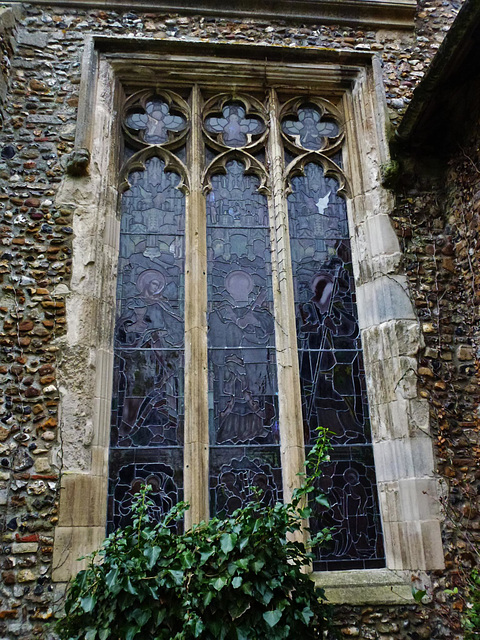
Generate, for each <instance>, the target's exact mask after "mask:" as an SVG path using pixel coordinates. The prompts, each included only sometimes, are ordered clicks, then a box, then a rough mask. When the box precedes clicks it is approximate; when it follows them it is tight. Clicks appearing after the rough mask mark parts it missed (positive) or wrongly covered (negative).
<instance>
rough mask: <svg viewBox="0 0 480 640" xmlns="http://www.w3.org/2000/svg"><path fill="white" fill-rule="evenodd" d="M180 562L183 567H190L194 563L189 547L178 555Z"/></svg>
mask: <svg viewBox="0 0 480 640" xmlns="http://www.w3.org/2000/svg"><path fill="white" fill-rule="evenodd" d="M180 562H181V564H182V567H183V568H184V569H190V568H191V567H193V565H194V563H195V556H194V555H193V553H192V552H191V551H190V549H189V550H188V551H186V552H185V553H184V554H182V555H181V556H180Z"/></svg>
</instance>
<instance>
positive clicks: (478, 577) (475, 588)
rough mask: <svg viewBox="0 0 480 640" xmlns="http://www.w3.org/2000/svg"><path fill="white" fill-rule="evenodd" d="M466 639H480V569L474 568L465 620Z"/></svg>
mask: <svg viewBox="0 0 480 640" xmlns="http://www.w3.org/2000/svg"><path fill="white" fill-rule="evenodd" d="M464 627H465V640H479V639H480V571H479V570H478V569H474V570H473V571H472V573H471V575H470V587H469V598H468V602H467V609H466V617H465V621H464Z"/></svg>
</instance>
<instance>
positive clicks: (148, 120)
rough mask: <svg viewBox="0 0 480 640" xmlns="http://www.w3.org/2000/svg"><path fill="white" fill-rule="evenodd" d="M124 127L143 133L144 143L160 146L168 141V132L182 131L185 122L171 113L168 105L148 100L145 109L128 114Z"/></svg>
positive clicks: (178, 115)
mask: <svg viewBox="0 0 480 640" xmlns="http://www.w3.org/2000/svg"><path fill="white" fill-rule="evenodd" d="M126 125H127V127H128V128H129V129H132V130H133V131H139V132H143V139H144V141H145V142H149V143H151V144H162V143H163V142H167V140H168V132H169V131H172V132H179V131H183V130H184V129H185V128H186V126H187V122H186V119H185V118H184V116H182V115H180V114H175V113H171V109H170V107H169V105H168V104H167V103H166V102H164V101H163V100H160V99H158V98H157V99H152V100H149V101H148V102H147V103H146V105H145V109H142V110H140V109H139V107H137V109H136V111H134V112H133V113H130V114H129V115H128V116H127V118H126Z"/></svg>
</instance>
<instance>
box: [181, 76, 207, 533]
mask: <svg viewBox="0 0 480 640" xmlns="http://www.w3.org/2000/svg"><path fill="white" fill-rule="evenodd" d="M201 107H202V97H201V93H200V89H199V87H198V86H197V85H195V86H194V87H193V90H192V95H191V118H192V126H191V135H190V138H189V142H188V165H189V168H190V191H189V193H188V195H187V202H186V224H185V436H184V438H185V440H184V446H185V449H184V486H185V500H187V501H188V502H189V503H190V509H189V511H187V513H186V515H185V526H186V528H189V527H191V526H192V525H193V524H195V523H198V522H201V521H202V520H207V519H208V516H209V506H208V504H209V503H208V445H209V442H208V363H207V279H206V273H207V247H206V237H207V233H206V200H205V196H204V193H203V189H202V172H203V164H204V156H205V149H204V143H203V138H202V127H201V124H202V121H201V118H202V113H201Z"/></svg>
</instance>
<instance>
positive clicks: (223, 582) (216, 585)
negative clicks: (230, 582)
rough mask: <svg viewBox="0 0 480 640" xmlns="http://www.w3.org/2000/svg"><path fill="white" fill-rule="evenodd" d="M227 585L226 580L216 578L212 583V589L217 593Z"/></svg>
mask: <svg viewBox="0 0 480 640" xmlns="http://www.w3.org/2000/svg"><path fill="white" fill-rule="evenodd" d="M226 584H227V579H226V578H223V577H222V576H220V577H219V578H217V579H216V580H215V582H214V583H213V588H214V589H216V590H217V591H220V590H221V589H223V587H224V586H225V585H226Z"/></svg>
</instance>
